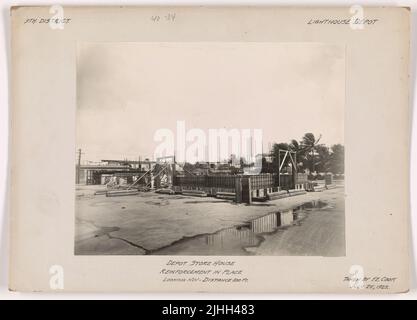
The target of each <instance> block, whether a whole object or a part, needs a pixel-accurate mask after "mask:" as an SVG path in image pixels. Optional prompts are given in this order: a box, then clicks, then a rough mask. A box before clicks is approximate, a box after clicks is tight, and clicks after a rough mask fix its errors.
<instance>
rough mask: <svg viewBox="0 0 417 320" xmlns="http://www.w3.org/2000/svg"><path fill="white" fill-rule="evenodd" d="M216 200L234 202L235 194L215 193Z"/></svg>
mask: <svg viewBox="0 0 417 320" xmlns="http://www.w3.org/2000/svg"><path fill="white" fill-rule="evenodd" d="M216 198H219V199H226V200H235V199H236V193H234V192H217V193H216Z"/></svg>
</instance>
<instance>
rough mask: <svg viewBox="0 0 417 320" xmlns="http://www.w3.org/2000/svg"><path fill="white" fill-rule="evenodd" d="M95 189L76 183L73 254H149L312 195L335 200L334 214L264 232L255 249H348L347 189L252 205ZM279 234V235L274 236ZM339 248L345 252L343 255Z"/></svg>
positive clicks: (265, 251) (266, 251)
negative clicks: (110, 194) (115, 194)
mask: <svg viewBox="0 0 417 320" xmlns="http://www.w3.org/2000/svg"><path fill="white" fill-rule="evenodd" d="M97 190H103V186H77V188H76V214H75V215H76V216H75V254H80V255H142V254H149V253H153V252H155V251H156V250H158V249H160V248H165V247H169V246H170V245H171V244H172V243H174V242H177V241H179V240H181V239H184V238H188V237H194V236H198V235H201V234H212V233H215V232H216V231H218V230H221V229H225V228H228V227H233V226H236V225H240V224H243V223H246V222H248V221H250V220H252V219H255V218H257V217H260V216H263V215H266V214H268V213H273V212H276V211H280V210H287V209H291V208H294V207H296V206H298V205H301V204H303V203H305V202H308V201H312V200H322V201H325V202H328V203H329V204H331V203H334V205H333V207H332V208H330V211H331V212H332V213H331V215H330V213H329V215H326V214H323V215H318V216H317V217H314V216H313V215H311V217H308V218H305V219H304V220H303V222H302V225H301V226H294V227H291V228H288V229H287V230H285V231H284V233H285V232H287V231H289V230H291V229H292V228H295V229H297V230H302V229H301V228H306V230H305V231H298V232H295V231H292V232H290V234H289V235H288V236H285V237H283V236H282V235H281V236H279V237H278V235H280V233H279V232H278V233H277V234H275V235H271V236H270V237H271V238H270V239H268V236H266V240H265V241H264V242H263V243H262V244H261V245H260V246H259V248H256V249H255V252H254V254H262V255H287V254H292V253H294V254H297V255H298V254H299V255H302V254H303V253H304V254H309V255H316V253H317V254H318V255H321V254H320V253H322V252H324V251H326V250H327V251H326V252H327V254H331V253H336V251H337V255H339V256H340V255H343V254H344V210H343V208H342V206H341V205H342V204H343V203H344V194H343V188H337V189H332V190H327V191H323V192H316V193H315V192H313V193H307V194H305V195H299V196H294V197H290V198H285V199H279V200H274V201H270V202H267V203H258V204H254V205H251V206H247V205H244V204H234V203H233V202H231V201H225V200H221V199H216V198H208V197H207V198H198V197H187V196H181V195H161V194H156V193H150V192H149V193H140V194H139V195H132V196H122V197H106V196H105V195H94V192H95V191H97ZM336 205H337V206H336ZM333 209H335V210H333ZM330 211H329V212H330ZM334 212H336V213H334ZM309 221H311V227H309ZM331 230H333V231H331ZM275 236H277V237H278V238H274V237H275ZM342 238H343V239H342ZM275 242H276V244H277V246H276V247H275V246H274V243H275ZM290 242H291V244H290ZM329 244H330V245H329ZM321 246H329V248H328V249H320V247H321ZM331 247H332V248H331ZM341 251H343V252H342V253H343V254H340V252H341ZM156 254H157V253H156ZM177 254H181V252H180V253H177Z"/></svg>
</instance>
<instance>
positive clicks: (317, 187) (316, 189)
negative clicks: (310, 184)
mask: <svg viewBox="0 0 417 320" xmlns="http://www.w3.org/2000/svg"><path fill="white" fill-rule="evenodd" d="M323 190H326V186H324V185H320V186H314V192H321V191H323Z"/></svg>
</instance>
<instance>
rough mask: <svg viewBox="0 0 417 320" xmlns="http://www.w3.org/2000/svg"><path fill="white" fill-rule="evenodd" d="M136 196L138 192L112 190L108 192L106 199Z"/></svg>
mask: <svg viewBox="0 0 417 320" xmlns="http://www.w3.org/2000/svg"><path fill="white" fill-rule="evenodd" d="M136 194H139V191H138V190H111V191H107V192H106V197H120V196H132V195H136Z"/></svg>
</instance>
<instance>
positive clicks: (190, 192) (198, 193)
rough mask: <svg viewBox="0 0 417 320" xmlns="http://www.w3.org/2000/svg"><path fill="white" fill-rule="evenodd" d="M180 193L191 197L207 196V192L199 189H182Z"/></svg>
mask: <svg viewBox="0 0 417 320" xmlns="http://www.w3.org/2000/svg"><path fill="white" fill-rule="evenodd" d="M182 195H184V196H192V197H207V193H205V192H204V191H201V190H182Z"/></svg>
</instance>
